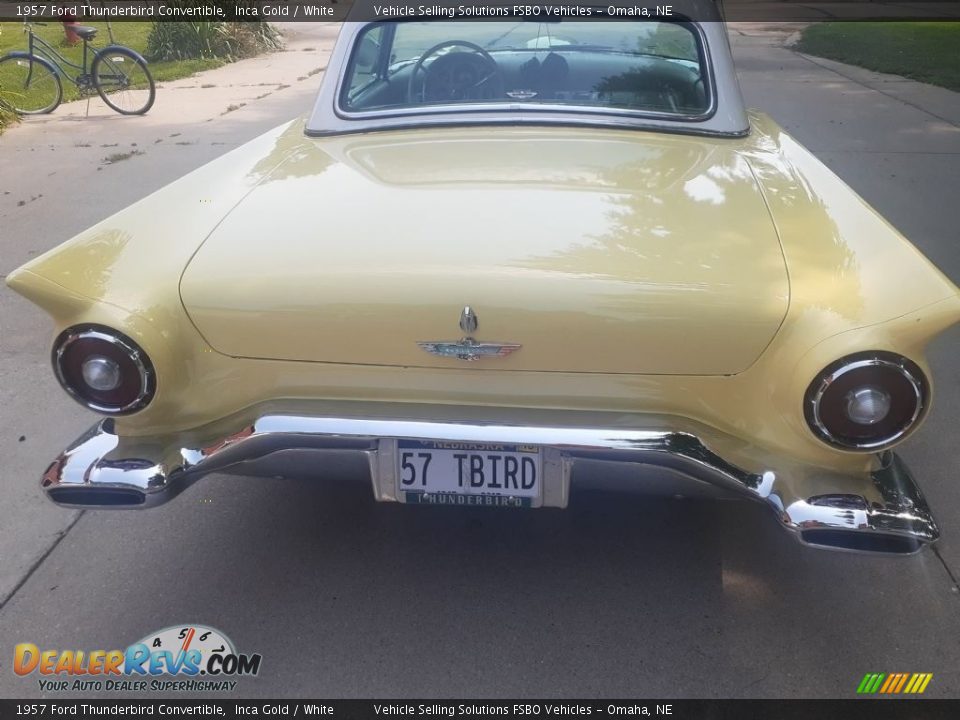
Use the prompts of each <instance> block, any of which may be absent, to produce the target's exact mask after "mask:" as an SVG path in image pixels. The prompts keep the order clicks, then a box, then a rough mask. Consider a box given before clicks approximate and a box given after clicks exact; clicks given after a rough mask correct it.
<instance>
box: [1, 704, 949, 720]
mask: <svg viewBox="0 0 960 720" xmlns="http://www.w3.org/2000/svg"><path fill="white" fill-rule="evenodd" d="M55 717H69V718H102V717H192V718H197V717H203V718H210V717H227V718H243V717H271V718H284V719H285V718H301V717H317V718H339V719H340V720H352V719H353V718H364V719H367V718H378V717H383V718H430V719H433V718H458V719H473V718H491V717H499V718H513V719H523V720H531V719H532V718H538V719H539V718H591V719H592V718H660V719H661V720H665V719H669V720H699V719H701V718H708V719H709V720H754V719H756V720H800V719H801V718H802V719H803V720H825V719H827V718H838V719H840V718H842V719H843V720H906V719H909V720H948V719H949V720H953V719H954V718H957V717H960V700H904V699H889V700H886V699H874V700H180V699H174V700H52V699H46V700H0V719H2V720H7V719H8V718H9V719H11V720H12V719H13V718H55Z"/></svg>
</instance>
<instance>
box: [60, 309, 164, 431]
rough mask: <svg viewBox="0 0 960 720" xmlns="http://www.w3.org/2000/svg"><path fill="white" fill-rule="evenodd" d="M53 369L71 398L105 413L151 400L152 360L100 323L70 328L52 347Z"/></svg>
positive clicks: (138, 406) (119, 412) (134, 407)
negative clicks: (98, 324)
mask: <svg viewBox="0 0 960 720" xmlns="http://www.w3.org/2000/svg"><path fill="white" fill-rule="evenodd" d="M53 368H54V372H55V373H56V375H57V379H58V380H59V381H60V384H61V385H62V386H63V388H64V390H66V391H67V392H68V393H69V394H70V395H71V396H72V397H73V398H74V399H75V400H77V401H78V402H79V403H80V404H81V405H85V406H86V407H88V408H90V409H91V410H95V411H97V412H99V413H104V414H106V415H125V414H127V413H132V412H136V411H137V410H140V409H141V408H143V407H145V406H146V405H147V403H149V402H150V400H151V399H152V398H153V393H154V390H155V388H156V376H155V375H154V371H153V366H152V365H151V364H150V358H149V357H147V354H146V353H145V352H144V351H143V350H142V349H141V348H140V346H139V345H137V344H136V343H135V342H134V341H133V340H131V339H130V338H128V337H127V336H126V335H123V334H122V333H119V332H117V331H115V330H111V329H110V328H106V327H101V326H84V327H73V328H69V329H67V330H64V331H63V332H62V333H60V336H59V337H58V338H57V340H56V342H55V343H54V346H53Z"/></svg>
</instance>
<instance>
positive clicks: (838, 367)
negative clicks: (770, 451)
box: [804, 351, 927, 450]
mask: <svg viewBox="0 0 960 720" xmlns="http://www.w3.org/2000/svg"><path fill="white" fill-rule="evenodd" d="M926 402H927V382H926V378H925V377H924V375H923V372H922V371H921V370H920V368H919V367H918V366H917V365H916V363H914V362H911V361H910V360H908V359H907V358H905V357H902V356H900V355H896V354H894V353H888V352H880V351H876V352H869V353H859V354H857V355H852V356H850V357H847V358H844V359H842V360H838V361H837V362H835V363H833V364H832V365H829V366H828V367H826V368H825V369H824V370H823V372H822V373H821V374H820V375H819V376H818V377H817V378H815V379H814V381H813V382H812V383H811V384H810V387H809V388H808V389H807V394H806V399H805V402H804V411H805V414H806V418H807V423H808V424H809V425H810V428H811V429H812V430H813V432H814V433H815V434H816V435H817V436H818V437H819V438H820V439H821V440H823V441H825V442H827V443H830V444H831V445H835V446H837V447H842V448H845V449H848V450H879V449H882V448H884V447H887V446H889V445H891V444H892V443H894V442H896V441H898V440H900V439H902V438H903V437H904V436H905V435H906V434H907V433H908V432H909V431H910V429H911V428H912V427H913V426H914V425H915V424H916V422H917V420H918V419H919V418H920V414H921V412H922V411H923V408H924V407H925V405H926Z"/></svg>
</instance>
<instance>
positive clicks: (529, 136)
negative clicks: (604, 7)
mask: <svg viewBox="0 0 960 720" xmlns="http://www.w3.org/2000/svg"><path fill="white" fill-rule="evenodd" d="M630 5H631V6H633V5H634V4H633V3H631V4H630ZM673 8H674V11H673V15H672V16H671V17H670V18H668V19H657V18H646V19H637V18H636V17H633V16H629V17H626V18H625V17H618V18H617V19H612V18H611V17H609V15H610V13H609V12H608V13H607V16H604V17H592V18H584V17H582V16H563V17H555V18H549V19H544V18H530V17H519V18H518V17H506V18H497V19H487V20H484V21H466V20H463V19H449V18H438V19H428V20H424V19H422V18H416V19H407V18H387V19H380V20H373V19H365V20H363V21H351V22H347V23H345V24H344V26H343V28H342V31H341V33H340V37H339V40H338V42H337V45H336V48H335V50H334V52H333V55H332V57H331V61H330V64H329V68H328V70H327V73H326V76H325V78H324V80H323V84H322V87H321V90H320V92H319V95H318V98H317V101H316V104H315V106H314V108H313V110H312V112H310V113H309V114H308V115H307V116H306V117H305V118H303V119H300V120H296V121H293V122H291V123H289V124H287V125H284V126H283V127H280V128H277V129H276V130H274V131H272V132H269V133H267V134H265V135H263V136H261V137H259V138H257V139H255V140H253V141H252V142H250V143H249V144H247V145H245V146H243V147H241V148H239V149H237V150H235V151H233V152H230V153H228V154H226V155H225V156H223V157H222V158H220V159H218V160H215V161H214V162H212V163H210V164H208V165H206V166H204V167H202V168H200V169H199V170H197V171H195V172H193V173H191V174H190V175H188V176H186V177H184V178H182V179H180V180H178V181H177V182H174V183H173V184H171V185H169V186H168V187H166V188H163V189H162V190H160V191H158V192H156V193H154V194H153V195H151V196H149V197H147V198H145V199H143V200H141V201H140V202H138V203H136V204H134V205H133V206H131V207H129V208H127V209H125V210H123V211H122V212H120V213H118V214H116V215H114V216H112V217H109V218H107V219H105V220H103V221H102V222H100V223H99V224H97V225H96V226H94V227H92V228H90V229H89V230H87V231H86V232H84V233H81V234H80V235H79V236H77V237H75V238H73V239H72V240H70V241H68V242H66V243H65V244H63V245H61V246H60V247H58V248H56V249H54V250H52V251H50V252H48V253H47V254H45V255H43V256H41V257H38V258H36V259H35V260H33V261H31V262H29V263H28V264H27V265H25V266H23V267H22V268H20V269H19V270H17V271H15V272H14V273H12V274H11V275H10V276H9V277H8V278H7V282H8V284H9V285H10V286H11V287H12V288H14V289H15V290H16V291H17V292H19V293H21V294H23V295H24V296H26V297H27V298H29V299H31V300H32V301H33V302H35V303H36V304H37V305H39V306H40V307H41V308H43V309H44V310H45V311H47V312H48V313H49V314H50V315H51V316H52V318H53V319H54V322H55V325H56V331H55V337H54V340H53V346H52V359H53V369H54V372H55V373H56V376H57V378H58V379H59V381H60V383H61V384H62V385H63V388H64V389H65V390H66V392H68V393H69V394H70V395H71V396H72V397H73V398H75V399H76V400H77V401H78V402H80V403H82V404H83V405H85V406H86V407H88V408H90V409H92V410H94V411H96V412H97V413H100V414H101V415H103V416H104V418H103V420H102V421H101V422H99V423H98V424H97V425H96V426H95V427H93V428H92V429H91V430H90V431H89V432H88V433H87V434H85V435H84V436H83V437H81V438H80V439H78V440H77V441H76V442H75V443H74V444H72V445H70V446H69V447H68V448H67V449H66V450H64V451H63V452H62V453H61V454H60V455H59V456H58V457H57V458H56V459H55V460H54V462H53V463H52V464H51V465H50V466H49V468H48V469H47V470H46V472H45V473H44V474H43V478H42V486H43V489H44V490H45V492H46V493H47V495H48V496H49V497H50V498H51V499H52V500H53V501H54V502H56V503H59V504H61V505H67V506H72V507H112V508H143V507H152V506H155V505H157V504H159V503H162V502H165V501H166V500H169V499H170V498H172V497H173V496H175V495H176V494H177V493H179V492H181V491H182V490H184V489H185V488H187V487H188V486H190V485H191V484H193V483H194V482H196V481H197V480H199V479H200V478H202V477H203V476H205V475H207V474H209V473H214V472H221V471H227V470H229V471H230V472H231V473H240V474H243V473H246V474H254V475H263V476H271V475H275V474H277V472H278V470H277V462H278V461H279V460H281V459H289V458H291V457H292V458H295V459H296V460H297V461H302V462H305V463H307V465H308V466H313V467H319V466H321V465H322V464H323V463H324V462H325V461H327V460H329V459H330V458H333V457H336V456H338V455H350V456H354V457H356V456H360V457H362V458H364V459H365V460H366V461H367V462H368V464H369V469H370V479H371V486H372V492H373V496H374V498H376V499H377V500H380V501H397V502H404V503H419V504H425V503H427V504H446V505H484V506H506V507H532V508H539V507H564V506H565V505H566V504H567V502H568V498H569V495H570V488H571V484H572V483H576V482H577V479H578V477H580V476H581V475H583V474H584V473H588V472H592V473H594V474H596V473H600V474H606V475H609V476H610V477H611V478H616V480H617V482H620V483H623V484H624V485H627V486H631V487H634V488H638V489H641V490H650V491H663V490H664V489H666V491H667V492H671V493H677V494H688V493H695V492H704V493H708V494H718V495H724V496H726V495H735V496H740V497H744V498H749V499H753V500H755V501H758V502H761V503H765V504H766V505H767V506H769V507H770V508H771V509H772V510H773V511H774V513H775V516H776V518H777V519H778V520H779V523H780V524H781V525H782V527H783V528H785V529H787V530H788V531H791V532H792V533H793V534H794V535H795V536H796V537H797V538H798V539H799V540H801V541H802V542H804V543H806V544H808V545H813V546H818V547H831V548H842V549H848V550H849V549H854V550H864V551H873V552H886V553H910V552H915V551H916V550H918V549H920V548H922V547H923V546H924V545H926V544H929V543H931V542H933V541H935V540H936V539H937V537H938V528H937V525H936V523H935V521H934V519H933V517H932V515H931V512H930V509H929V507H928V505H927V503H926V501H925V500H924V498H923V495H922V494H921V491H920V489H919V487H918V486H917V484H916V482H915V480H914V478H913V477H912V476H911V474H910V472H909V471H908V469H907V468H906V467H905V465H904V464H903V462H902V461H901V460H900V459H899V458H898V457H897V455H895V454H894V453H893V452H892V448H893V447H894V446H895V445H897V444H898V443H900V442H901V441H903V440H904V439H905V438H907V437H908V436H909V435H910V434H911V433H913V432H914V431H916V430H917V428H918V427H919V426H920V424H921V423H922V421H923V419H924V416H925V415H926V413H927V412H928V410H929V408H930V404H931V399H932V393H933V385H932V379H931V377H930V370H929V367H928V365H927V363H926V360H925V357H924V348H925V346H926V345H927V343H928V342H929V341H930V340H931V339H932V338H933V337H934V336H936V335H937V334H938V333H940V332H942V331H943V330H945V329H946V328H948V327H950V326H951V325H953V324H954V323H956V322H958V320H960V294H958V289H957V287H956V286H954V284H953V283H952V282H951V281H950V280H949V279H947V278H946V277H945V276H944V275H943V274H941V273H940V272H939V271H938V270H937V269H936V268H935V267H933V266H932V265H931V263H930V262H929V261H928V260H926V259H925V258H924V257H923V256H922V255H921V254H920V252H918V251H917V250H916V249H915V248H914V247H913V246H912V245H911V244H910V243H909V242H908V241H907V240H906V239H904V238H903V237H902V236H901V235H900V234H899V233H898V232H897V231H896V230H895V229H894V228H893V227H891V226H890V225H889V224H887V223H886V222H885V221H884V220H883V219H882V218H881V217H880V216H879V215H878V214H877V213H876V212H875V211H874V210H873V209H871V208H870V207H869V206H868V205H867V204H866V203H865V202H864V201H863V200H862V199H861V198H859V197H858V196H857V195H856V194H855V193H854V192H853V191H852V190H850V189H849V188H848V187H847V186H846V185H844V183H843V182H842V181H840V180H839V179H838V178H837V177H836V176H835V175H834V174H833V173H831V172H830V171H829V170H828V169H827V168H826V167H825V166H824V165H823V164H822V163H821V162H820V161H819V160H817V159H816V158H815V157H814V156H813V155H811V154H810V153H809V152H808V151H807V150H805V149H804V148H803V147H801V146H800V145H799V144H798V143H797V142H796V141H795V140H794V139H793V138H791V137H790V136H789V135H788V134H787V133H785V132H784V131H783V130H782V129H781V128H780V127H778V126H777V124H776V123H775V122H773V121H772V120H771V119H770V118H769V117H766V116H765V115H762V114H760V113H755V112H748V111H747V110H746V109H745V107H744V103H743V99H742V97H741V94H740V90H739V87H738V84H737V79H736V74H735V72H734V68H733V63H732V60H731V54H730V47H729V44H728V41H727V37H726V30H725V28H724V26H723V24H722V23H721V22H716V20H719V19H720V16H719V15H718V14H717V13H716V10H715V8H714V4H713V2H711V1H709V0H690V2H680V3H674V4H673ZM608 10H609V9H608ZM684 12H686V14H684ZM704 18H707V19H709V20H711V21H704V20H703V19H704Z"/></svg>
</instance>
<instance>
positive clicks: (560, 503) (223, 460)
mask: <svg viewBox="0 0 960 720" xmlns="http://www.w3.org/2000/svg"><path fill="white" fill-rule="evenodd" d="M398 439H414V440H416V439H421V440H448V441H461V442H483V443H510V444H527V445H540V446H542V447H543V448H544V450H545V456H544V457H545V461H547V462H550V463H554V464H559V467H560V468H561V470H562V473H563V475H564V477H565V478H569V477H570V474H571V472H572V470H573V468H574V466H575V465H576V463H577V462H578V461H580V460H602V461H609V462H614V463H622V464H627V465H646V466H654V467H659V468H665V469H669V470H672V471H676V472H678V473H680V474H681V475H684V476H687V477H689V478H692V479H694V480H697V481H700V482H703V483H707V484H709V485H713V486H716V487H719V488H723V489H726V490H729V491H731V492H733V493H736V494H739V495H741V496H744V497H747V498H750V499H753V500H757V501H761V502H764V503H765V504H767V505H768V506H769V507H771V508H772V509H773V510H774V511H775V513H776V516H777V518H778V519H779V521H780V523H781V525H782V527H784V528H786V529H787V530H790V531H792V532H793V533H794V534H795V535H796V536H797V537H798V538H799V539H800V540H801V541H805V538H804V533H808V534H809V533H811V532H812V531H815V530H831V531H838V533H839V537H840V538H846V537H850V534H856V535H857V536H859V537H858V542H857V543H850V544H851V546H853V547H854V548H856V546H857V545H858V544H859V545H863V544H867V545H869V544H870V543H871V542H872V541H874V540H875V541H876V542H877V543H878V546H882V547H886V546H887V545H888V544H889V541H890V540H891V539H899V540H902V541H904V542H905V543H907V544H908V546H909V547H910V548H912V549H910V550H909V552H913V551H915V550H919V549H920V548H921V547H922V546H923V545H925V544H927V543H931V542H934V541H936V540H937V538H938V537H939V530H938V528H937V524H936V522H935V521H934V519H933V517H932V515H931V513H930V509H929V507H928V506H927V503H926V501H925V500H924V498H923V495H922V493H921V492H920V489H919V488H918V487H917V485H916V483H915V482H914V480H913V478H912V477H911V475H910V473H909V471H908V470H907V469H906V467H905V466H904V465H903V463H902V462H901V461H900V460H899V458H897V457H896V456H895V455H894V454H893V453H889V452H888V453H884V454H883V455H881V456H878V459H879V461H880V463H881V467H880V468H879V469H877V470H875V471H874V472H872V473H867V474H863V475H854V476H845V475H843V476H841V475H834V474H831V473H830V472H829V471H826V470H823V469H822V468H815V467H807V466H797V465H791V464H790V462H789V460H787V459H784V466H785V467H787V468H789V470H787V471H786V472H780V471H775V470H774V469H754V470H750V469H745V468H741V467H738V466H737V465H735V464H733V463H730V462H728V461H727V460H725V459H724V458H722V457H720V456H719V455H717V454H716V453H715V452H713V451H712V450H711V449H710V448H708V447H707V446H706V445H705V444H704V443H703V442H702V441H701V440H700V438H698V437H696V436H695V435H693V434H691V433H687V432H668V431H662V430H624V429H617V428H592V427H550V426H511V425H500V424H492V423H491V424H482V423H455V422H431V421H418V420H380V419H369V418H350V417H311V416H304V415H264V416H262V417H260V418H258V419H257V420H256V421H254V422H253V423H252V424H249V425H245V426H243V427H240V428H239V429H238V430H237V431H235V432H233V433H230V434H228V435H220V436H218V437H217V439H214V440H210V441H208V442H204V443H202V444H201V443H192V445H194V447H184V446H183V443H182V442H180V438H179V437H178V436H172V437H143V438H138V437H121V436H118V435H116V434H114V433H113V422H112V421H111V420H105V421H103V422H101V423H100V424H99V425H96V426H94V427H93V428H91V430H90V431H88V432H87V433H86V434H85V435H83V436H82V437H81V438H80V439H78V440H77V442H76V443H74V444H73V445H72V446H71V447H69V448H68V449H67V450H65V451H64V452H63V453H61V454H60V456H59V457H58V458H57V459H56V460H55V461H54V462H53V463H52V464H51V465H50V467H49V468H48V469H47V471H46V472H45V473H44V476H43V481H42V487H43V489H44V490H45V491H46V492H47V494H48V496H49V497H50V498H51V499H52V500H53V501H54V502H57V503H58V504H61V505H65V506H68V507H91V506H93V507H107V506H109V507H117V506H125V507H154V506H156V505H160V504H162V503H164V502H166V501H167V500H169V499H170V498H172V497H174V496H175V495H177V494H178V493H179V492H181V491H182V490H184V489H185V488H186V487H188V486H189V485H191V484H193V483H194V482H196V481H197V480H199V479H200V478H202V477H203V476H205V475H208V474H210V473H215V472H223V471H228V470H229V471H242V470H243V469H244V468H243V466H244V465H245V464H246V463H254V462H259V461H262V460H264V459H265V458H268V456H270V455H272V454H274V453H280V452H284V451H291V450H292V451H309V452H313V453H320V454H323V453H330V454H335V453H340V454H343V453H351V454H356V455H360V456H363V457H365V459H366V460H367V462H368V464H369V467H370V471H371V481H372V484H373V490H374V495H375V497H376V498H377V499H378V500H394V499H396V496H395V487H393V485H392V477H393V476H392V474H391V473H392V469H391V468H393V466H394V465H393V462H392V460H391V458H390V457H388V456H389V455H390V448H391V447H392V446H394V445H395V444H396V443H395V442H393V441H395V440H398ZM554 466H555V467H556V465H554ZM260 474H264V473H260ZM267 474H268V473H267ZM637 482H638V484H639V483H641V481H640V480H639V479H638V480H637ZM568 485H569V483H565V485H564V486H562V487H560V488H559V489H558V488H554V489H552V490H551V491H550V492H549V493H545V494H544V505H545V506H553V507H564V506H565V505H566V503H567V493H568V487H567V486H568ZM641 487H642V486H641ZM798 487H810V488H816V489H817V494H810V495H808V494H804V493H803V492H802V491H801V490H798V489H797V488H798ZM67 490H69V492H66V491H67ZM110 491H115V492H116V493H118V498H119V499H120V500H122V499H123V498H124V497H130V495H129V493H130V491H134V492H136V493H140V494H141V495H142V498H143V502H142V503H139V502H138V503H133V502H129V503H127V504H126V505H124V504H123V503H122V502H109V503H107V502H104V501H103V498H104V497H109V496H105V495H104V492H106V493H109V492H110ZM83 492H88V493H89V495H90V497H91V502H90V503H85V502H79V501H78V499H82V498H83V495H82V493H83ZM124 493H126V494H124ZM58 495H60V496H61V499H58ZM64 496H65V497H67V498H68V501H64V500H63V499H62V498H63V497H64ZM822 540H823V536H817V537H816V538H814V540H811V541H810V544H813V545H817V546H820V545H823V542H822ZM828 540H829V538H828ZM830 544H831V545H832V546H834V547H841V548H843V547H844V544H843V542H840V541H830ZM882 551H883V552H888V550H882ZM896 552H906V551H905V550H903V551H902V550H897V551H896Z"/></svg>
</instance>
